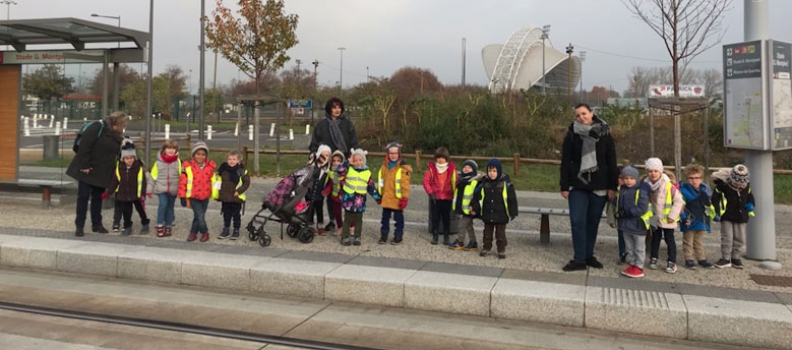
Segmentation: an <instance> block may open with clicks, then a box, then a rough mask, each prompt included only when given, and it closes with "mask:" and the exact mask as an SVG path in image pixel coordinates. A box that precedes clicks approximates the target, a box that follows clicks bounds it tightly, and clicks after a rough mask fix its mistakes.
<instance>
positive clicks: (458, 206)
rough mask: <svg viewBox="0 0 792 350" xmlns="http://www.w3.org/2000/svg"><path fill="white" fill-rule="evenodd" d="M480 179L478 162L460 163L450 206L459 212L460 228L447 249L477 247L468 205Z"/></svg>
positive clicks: (466, 249) (473, 248) (471, 249)
mask: <svg viewBox="0 0 792 350" xmlns="http://www.w3.org/2000/svg"><path fill="white" fill-rule="evenodd" d="M480 181H481V176H480V175H479V173H478V164H476V162H475V161H473V160H470V159H468V160H466V161H465V162H464V163H462V174H460V176H459V178H458V179H457V185H456V189H455V190H454V203H453V207H452V208H451V209H452V210H453V211H454V212H455V213H457V214H461V215H462V217H461V218H460V219H459V226H460V228H459V233H458V234H457V239H456V241H454V243H452V244H451V245H450V246H448V248H449V249H453V250H464V251H476V250H477V249H478V242H477V241H476V231H475V230H473V219H474V216H473V214H472V213H471V212H470V206H471V204H472V203H471V201H472V200H473V195H474V194H475V191H476V187H477V186H478V184H479V183H480ZM465 234H467V236H468V243H467V245H465Z"/></svg>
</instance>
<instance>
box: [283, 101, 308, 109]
mask: <svg viewBox="0 0 792 350" xmlns="http://www.w3.org/2000/svg"><path fill="white" fill-rule="evenodd" d="M312 107H313V100H289V108H292V109H294V108H307V109H311V108H312Z"/></svg>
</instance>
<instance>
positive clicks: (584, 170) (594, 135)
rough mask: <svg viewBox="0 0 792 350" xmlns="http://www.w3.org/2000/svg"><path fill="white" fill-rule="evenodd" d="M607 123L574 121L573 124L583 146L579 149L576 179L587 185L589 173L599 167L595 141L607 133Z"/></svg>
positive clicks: (589, 177)
mask: <svg viewBox="0 0 792 350" xmlns="http://www.w3.org/2000/svg"><path fill="white" fill-rule="evenodd" d="M607 126H608V125H607V124H605V122H599V121H598V122H595V123H593V124H591V125H586V124H582V123H579V122H575V123H574V124H573V127H572V129H573V131H574V132H575V134H576V135H578V136H580V138H581V139H583V148H582V149H581V154H582V155H581V157H580V171H579V172H578V179H580V181H582V182H583V184H586V185H588V184H589V183H590V182H591V174H592V173H595V172H596V171H597V170H598V169H599V168H598V167H597V142H598V141H599V139H600V137H602V136H605V135H606V134H607V133H608V127H607Z"/></svg>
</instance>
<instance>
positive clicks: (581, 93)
mask: <svg viewBox="0 0 792 350" xmlns="http://www.w3.org/2000/svg"><path fill="white" fill-rule="evenodd" d="M585 61H586V51H580V96H581V98H582V97H583V62H585ZM586 102H588V99H586Z"/></svg>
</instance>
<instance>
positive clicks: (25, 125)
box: [22, 117, 30, 136]
mask: <svg viewBox="0 0 792 350" xmlns="http://www.w3.org/2000/svg"><path fill="white" fill-rule="evenodd" d="M22 130H23V131H24V132H25V134H24V135H25V136H30V119H29V118H28V117H25V121H24V122H23V123H22Z"/></svg>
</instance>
